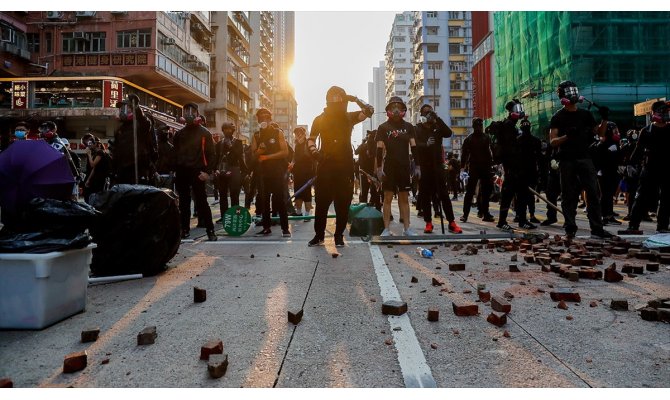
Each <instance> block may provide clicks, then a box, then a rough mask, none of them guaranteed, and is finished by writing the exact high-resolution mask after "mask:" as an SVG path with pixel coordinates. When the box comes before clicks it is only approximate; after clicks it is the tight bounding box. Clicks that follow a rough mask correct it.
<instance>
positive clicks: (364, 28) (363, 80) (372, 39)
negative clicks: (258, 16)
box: [291, 11, 396, 144]
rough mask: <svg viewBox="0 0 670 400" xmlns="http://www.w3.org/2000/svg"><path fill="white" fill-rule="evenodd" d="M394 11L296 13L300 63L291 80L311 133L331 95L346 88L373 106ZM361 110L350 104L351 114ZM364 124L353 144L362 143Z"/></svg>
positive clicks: (303, 121) (301, 117)
mask: <svg viewBox="0 0 670 400" xmlns="http://www.w3.org/2000/svg"><path fill="white" fill-rule="evenodd" d="M395 14H396V12H393V11H376V12H375V11H371V12H370V11H368V12H352V11H348V12H347V11H344V12H343V11H317V12H304V11H298V12H296V13H295V63H294V67H293V70H292V71H291V80H292V83H293V86H294V88H295V97H296V101H297V102H298V124H302V125H308V128H310V129H311V125H312V121H313V120H314V117H316V116H317V115H319V114H320V113H321V112H322V111H323V108H324V107H325V106H326V91H327V90H328V88H329V87H331V86H333V85H336V86H340V87H341V88H343V89H344V90H346V92H347V93H348V94H352V95H355V96H358V97H359V98H360V99H361V100H363V101H365V102H368V82H372V68H373V67H377V66H379V62H380V61H383V60H384V52H385V50H386V42H387V41H388V38H389V34H390V33H391V27H392V25H393V19H394V18H395ZM358 109H359V107H358V106H357V105H356V104H355V103H349V110H350V111H356V110H358ZM361 126H362V124H358V125H357V126H356V127H355V128H354V133H353V134H352V142H354V143H356V144H358V143H360V142H361V135H362V128H361Z"/></svg>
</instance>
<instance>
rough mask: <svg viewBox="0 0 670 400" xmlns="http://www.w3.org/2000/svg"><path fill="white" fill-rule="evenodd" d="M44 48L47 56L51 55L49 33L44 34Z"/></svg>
mask: <svg viewBox="0 0 670 400" xmlns="http://www.w3.org/2000/svg"><path fill="white" fill-rule="evenodd" d="M44 46H45V47H46V52H47V54H51V51H52V41H51V32H45V33H44Z"/></svg>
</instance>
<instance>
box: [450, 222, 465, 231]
mask: <svg viewBox="0 0 670 400" xmlns="http://www.w3.org/2000/svg"><path fill="white" fill-rule="evenodd" d="M449 232H451V233H463V229H461V227H460V226H458V224H457V223H456V221H451V222H449Z"/></svg>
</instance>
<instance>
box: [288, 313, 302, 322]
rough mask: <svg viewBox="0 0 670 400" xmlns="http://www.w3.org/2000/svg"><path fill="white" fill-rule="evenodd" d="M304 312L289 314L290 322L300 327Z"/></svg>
mask: <svg viewBox="0 0 670 400" xmlns="http://www.w3.org/2000/svg"><path fill="white" fill-rule="evenodd" d="M303 311H304V310H300V311H298V312H297V313H294V312H291V311H289V312H288V322H290V323H292V324H293V325H298V324H299V323H300V321H302V314H303Z"/></svg>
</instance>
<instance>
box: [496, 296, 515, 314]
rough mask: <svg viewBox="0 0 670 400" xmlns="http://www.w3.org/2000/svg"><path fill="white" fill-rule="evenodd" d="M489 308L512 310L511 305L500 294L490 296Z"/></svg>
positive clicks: (504, 310) (500, 310)
mask: <svg viewBox="0 0 670 400" xmlns="http://www.w3.org/2000/svg"><path fill="white" fill-rule="evenodd" d="M491 308H493V309H494V310H495V311H498V312H503V313H508V312H510V311H512V305H511V304H510V303H508V302H507V300H505V299H504V298H502V297H500V296H493V297H491Z"/></svg>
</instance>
